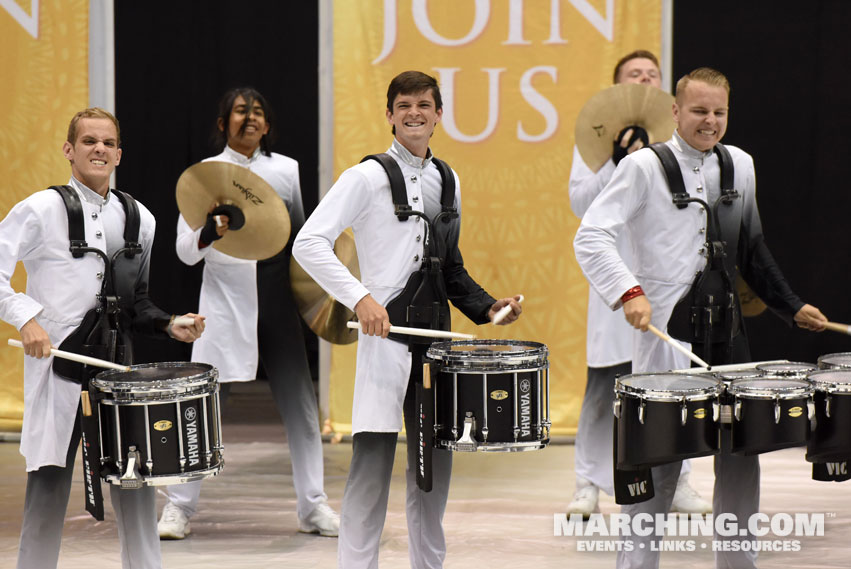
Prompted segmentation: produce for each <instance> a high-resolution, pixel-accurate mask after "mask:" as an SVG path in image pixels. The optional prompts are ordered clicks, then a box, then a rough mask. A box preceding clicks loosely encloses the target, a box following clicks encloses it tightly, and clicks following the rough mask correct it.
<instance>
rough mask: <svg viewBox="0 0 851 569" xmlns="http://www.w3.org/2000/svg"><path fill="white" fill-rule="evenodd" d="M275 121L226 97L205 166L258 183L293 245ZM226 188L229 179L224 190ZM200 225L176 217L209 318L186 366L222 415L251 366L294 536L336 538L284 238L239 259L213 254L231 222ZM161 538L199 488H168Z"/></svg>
mask: <svg viewBox="0 0 851 569" xmlns="http://www.w3.org/2000/svg"><path fill="white" fill-rule="evenodd" d="M274 129H275V118H274V116H273V114H272V109H271V107H270V105H269V103H268V102H267V100H266V98H265V97H263V95H262V94H261V93H260V92H259V91H257V90H256V89H253V88H251V87H240V88H236V89H231V90H229V91H228V92H226V93H225V94H224V96H223V97H222V99H221V101H220V103H219V116H218V118H217V121H216V132H217V133H218V135H217V143H218V146H219V148H220V149H221V150H222V152H221V154H218V155H217V156H213V157H212V158H208V159H206V160H205V162H226V163H228V164H237V165H238V166H241V167H243V168H247V169H248V170H250V171H252V172H254V173H255V174H257V175H259V176H260V177H261V178H262V179H263V180H265V181H266V182H267V183H268V184H269V185H270V186H271V187H272V189H274V191H275V192H276V193H277V195H278V196H279V197H280V199H281V200H282V201H283V202H284V204H285V205H286V207H287V211H288V212H289V216H290V224H291V228H292V232H291V235H293V236H294V235H295V234H296V233H297V232H298V230H299V229H300V228H301V226H302V224H303V223H304V209H303V207H302V200H301V186H300V184H299V175H298V162H296V161H295V160H293V159H292V158H290V157H288V156H284V155H283V154H278V153H276V152H272V151H271V148H270V147H271V144H272V142H273V141H274V135H275V130H274ZM222 182H223V183H225V184H229V183H231V179H230V178H226V179H223V180H222ZM215 217H216V216H214V215H212V214H208V215H207V222H206V224H205V225H203V226H201V227H198V228H197V229H195V230H193V229H192V228H190V227H189V224H187V222H186V220H185V219H184V217H183V215H181V216H180V218H179V220H178V222H177V241H176V244H175V246H176V248H177V256H178V257H180V260H181V261H183V262H184V263H186V264H187V265H195V264H197V263H199V262H201V261H204V279H203V282H202V284H201V296H200V299H199V310H201V311H202V312H204V313H205V314H208V315H209V318H208V320H207V326H208V327H209V329H208V333H207V334H206V335H205V336H204V338H202V339H201V341H199V342H198V343H196V344H195V345H194V346H193V347H192V360H193V361H198V362H207V363H211V364H213V365H214V366H216V368H217V369H218V371H219V382H221V393H220V395H221V398H222V405H224V404H225V400H226V399H227V395H228V393H229V391H230V386H231V385H232V383H233V382H236V381H253V380H254V378H255V377H257V370H258V366H259V364H262V365H263V369H264V371H265V372H266V376H267V377H268V378H269V388H270V389H271V391H272V396H273V397H274V399H275V405H276V407H277V408H278V413H280V415H281V419H282V420H283V422H284V425H285V426H286V429H287V444H288V445H289V449H290V456H291V457H292V468H293V486H295V492H296V498H297V504H296V514H297V517H298V529H299V531H301V532H305V533H318V534H320V535H323V536H327V537H335V536H336V535H337V532H338V531H339V527H340V518H339V516H338V514H337V512H335V511H334V510H333V509H331V507H330V506H329V505H328V502H327V500H328V497H327V496H326V495H325V490H324V468H323V464H322V439H321V436H320V433H319V411H318V408H317V403H316V394H315V392H314V389H313V381H312V379H311V376H310V367H309V364H308V361H307V352H306V350H305V344H304V337H303V335H302V328H301V318H300V317H299V314H298V311H297V308H296V304H295V301H294V299H293V296H292V291H291V289H290V257H291V247H292V245H291V244H292V238H290V241H289V243H288V244H287V246H286V247H285V248H284V249H283V250H282V251H281V252H280V253H279V254H277V255H275V256H274V257H272V258H271V259H266V260H264V261H253V260H249V259H239V258H236V257H233V256H231V255H228V254H226V253H223V252H221V251H218V250H217V249H215V248H214V247H212V246H211V245H212V244H213V243H214V242H216V241H217V240H219V239H221V238H222V237H223V236H224V235H225V234H226V233H227V231H228V228H229V225H228V223H229V221H230V220H229V219H228V217H227V215H222V216H221V217H220V219H219V222H218V223H217V221H216V219H215ZM167 490H168V502H167V503H166V505H165V507H164V508H163V513H162V517H161V519H160V522H159V533H160V537H161V538H163V539H183V538H185V537H186V536H187V535H189V532H190V519H191V518H192V516H193V515H194V514H195V512H196V509H197V506H198V500H199V498H200V495H201V481H200V480H198V481H195V482H189V483H187V484H178V485H173V486H169V487H168V489H167Z"/></svg>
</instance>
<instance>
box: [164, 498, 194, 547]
mask: <svg viewBox="0 0 851 569" xmlns="http://www.w3.org/2000/svg"><path fill="white" fill-rule="evenodd" d="M157 532H159V534H160V539H183V538H185V537H186V536H187V535H189V532H190V529H189V518H187V517H186V514H185V513H183V510H181V509H180V508H178V507H177V506H175V505H174V504H172V503H171V502H167V503H166V505H165V508H163V515H162V517H161V518H160V521H159V523H158V524H157Z"/></svg>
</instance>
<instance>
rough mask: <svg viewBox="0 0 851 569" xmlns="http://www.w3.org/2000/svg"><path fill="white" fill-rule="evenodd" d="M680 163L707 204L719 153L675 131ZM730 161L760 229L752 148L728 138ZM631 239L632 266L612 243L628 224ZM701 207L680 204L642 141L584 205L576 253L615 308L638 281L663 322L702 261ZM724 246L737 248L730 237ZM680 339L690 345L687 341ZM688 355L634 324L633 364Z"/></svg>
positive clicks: (748, 215)
mask: <svg viewBox="0 0 851 569" xmlns="http://www.w3.org/2000/svg"><path fill="white" fill-rule="evenodd" d="M666 144H667V145H668V147H669V148H670V149H671V150H672V151H673V152H674V155H675V156H676V158H677V162H678V163H679V165H680V171H681V172H682V176H683V181H684V183H685V187H686V191H687V192H688V194H689V196H691V197H697V198H700V199H702V200H704V201H706V202H708V203H709V204H710V206H711V205H712V204H714V203H715V201H716V200H717V199H718V197H719V195H720V185H721V181H720V177H721V173H720V172H721V170H720V166H719V162H718V157H717V156H716V155H715V154H714V153H713V152H712V151H709V152H701V151H699V150H697V149H695V148H692V147H691V146H689V145H688V144H687V143H686V142H685V141H684V140H683V139H682V138H680V136H679V134H678V133H676V132H675V133H674V136H673V138H672V139H671V140H669V141H668V142H666ZM727 149H728V150H729V151H730V154H731V156H732V158H733V164H734V169H735V180H734V187H735V188H736V190H738V192H739V195H740V196H741V197H740V198H739V199H741V200H742V225H743V226H746V227H750V228H754V229H755V230H756V231H759V232H761V222H760V219H759V212H758V210H757V204H756V179H755V175H754V167H753V160H752V158H751V157H750V155H749V154H747V153H745V152H744V151H742V150H740V149H739V148H736V147H735V146H727ZM625 228H628V230H629V232H630V240H631V242H632V243H633V254H634V260H633V267H634V270H630V268H629V267H628V266H627V264H626V263H625V262H624V260H623V259H622V258H621V256H620V254H619V252H618V249H617V237H618V235H619V234H620V233H621V232H622V231H623V230H624V229H625ZM705 241H706V214H705V212H704V211H703V207H702V206H701V205H700V204H696V203H690V204H689V205H688V207H687V208H685V209H682V210H681V209H678V208H677V207H676V206H675V205H674V204H673V202H672V198H671V192H670V190H669V188H668V182H667V178H666V177H665V173H664V171H663V169H662V165H661V163H660V161H659V159H658V158H657V157H656V154H655V153H654V152H653V151H652V150H650V149H649V148H643V149H641V150H639V151H637V152H634V153H632V154H630V155H629V156H627V157H626V158H624V159H623V160H621V162H620V164H619V165H618V168H617V169H616V170H615V173H614V175H613V176H612V179H611V181H610V182H609V184H608V185H607V186H606V187H605V189H604V190H603V191H602V193H601V194H600V195H599V197H597V199H596V200H594V202H593V203H592V204H591V206H590V207H589V208H588V211H587V212H586V213H585V216H584V217H583V219H582V223H581V225H580V227H579V231H577V233H576V238H575V240H574V244H573V245H574V250H575V252H576V259H577V261H578V262H579V265H580V266H581V267H582V271H583V272H584V273H585V276H586V277H587V278H588V280H589V282H590V283H591V286H592V287H593V288H594V289H595V290H596V291H597V293H598V294H599V295H600V297H601V298H602V299H603V301H604V302H605V303H606V305H608V306H609V308H610V309H612V310H617V309H618V308H620V307H621V301H620V298H621V296H622V295H623V294H624V293H625V292H626V291H627V290H629V289H630V288H632V287H634V286H636V285H641V288H642V289H643V290H644V293H645V294H646V295H647V299H648V301H649V302H650V305H651V307H652V309H653V314H652V323H653V325H654V326H656V327H657V328H659V329H660V330H663V331H664V330H666V329H667V325H668V319H669V318H670V315H671V312H672V311H673V309H674V305H675V304H676V303H677V301H679V299H680V298H682V297H683V296H684V295H685V294H686V293H687V292H688V291H689V289H690V288H691V285H692V283H693V281H694V278H695V276H696V274H697V272H698V271H701V270H703V269H704V267H705V266H706V256H705V255H706V248H705V246H704V243H705ZM729 247H732V250H730V251H728V253H729V254H732V255H735V254H736V253H735V244H730V245H729ZM683 346H685V347H690V345H689V344H688V343H683ZM689 365H690V362H689V360H688V358H686V356H684V355H683V354H681V353H679V352H678V351H676V350H674V349H673V348H672V347H671V346H669V345H667V344H666V343H664V342H663V341H662V340H660V339H658V338H657V337H656V336H655V335H653V334H650V333H641V332H636V335H635V343H634V348H633V364H632V369H633V372H644V371H663V370H670V369H682V368H687V367H689Z"/></svg>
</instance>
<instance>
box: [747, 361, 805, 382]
mask: <svg viewBox="0 0 851 569" xmlns="http://www.w3.org/2000/svg"><path fill="white" fill-rule="evenodd" d="M756 369H758V370H759V371H761V372H762V373H763V375H769V376H774V377H791V378H797V379H803V378H805V377H807V374H808V373H810V372H811V371H815V370H816V369H817V368H816V366H814V365H813V364H808V363H804V362H785V363H768V364H757V366H756Z"/></svg>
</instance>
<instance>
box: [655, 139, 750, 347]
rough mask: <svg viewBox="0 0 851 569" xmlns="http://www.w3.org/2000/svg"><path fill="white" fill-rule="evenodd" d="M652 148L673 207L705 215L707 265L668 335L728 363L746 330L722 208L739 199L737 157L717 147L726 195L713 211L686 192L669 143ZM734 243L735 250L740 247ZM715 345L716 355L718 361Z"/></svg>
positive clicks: (676, 309) (683, 301)
mask: <svg viewBox="0 0 851 569" xmlns="http://www.w3.org/2000/svg"><path fill="white" fill-rule="evenodd" d="M649 148H650V149H651V150H652V151H653V152H655V153H656V156H657V157H658V158H659V161H660V162H661V163H662V169H663V170H664V171H665V177H666V178H667V181H668V188H669V189H670V191H671V195H672V198H673V203H674V205H676V206H677V208H678V209H685V208H686V207H688V204H689V203H699V204H701V205H702V206H703V208H704V210H705V211H706V243H705V247H706V250H707V262H706V267H705V268H704V269H703V270H702V271H700V272H699V273H698V274H697V276H696V277H695V280H694V283H693V284H692V287H691V290H689V292H688V294H686V296H685V297H683V298H682V299H680V300H679V302H677V304H676V305H675V306H674V310H673V312H672V313H671V317H670V320H669V321H668V333H669V334H670V335H671V336H673V337H674V338H677V339H679V340H682V341H684V342H690V343H692V344H696V345H697V347H702V351H703V355H702V356H701V357H703V359H705V360H706V361H708V362H709V363H712V364H720V363H729V362H728V361H727V360H729V359H730V355H731V350H732V342H733V339H734V338H735V337H736V336H737V335H738V334H739V332H740V330H741V310H740V308H739V300H738V297H737V296H736V293H735V276H736V274H737V272H738V270H737V268H736V258H735V253H734V254H733V255H730V254H728V252H727V245H728V243H727V242H726V241H724V240H723V235H722V231H721V222H720V219H719V210H720V208H721V205H722V204H723V205H725V206H731V205H732V204H733V202H734V200H735V199H738V198H739V197H740V196H739V192H738V191H736V190H735V189H734V188H733V185H734V168H733V159H732V157H731V156H730V152H729V151H728V150H727V149H726V148H725V147H724V146H723V145H721V144H720V143H719V144H716V145H715V148H714V151H715V153H716V154H717V155H718V161H719V165H720V168H721V195H720V197H719V198H718V199H717V200H716V202H715V203H714V204H713V206H712V207H710V206H709V204H707V203H706V202H705V201H703V200H701V199H700V198H695V197H690V196H689V194H688V192H686V189H685V183H684V182H683V176H682V172H681V170H680V166H679V163H678V162H677V159H676V157H675V156H674V153H673V152H672V151H671V149H670V148H668V146H667V145H665V144H664V143H661V142H657V143H655V144H651V145H650V147H649ZM739 223H741V222H739ZM728 237H729V236H728ZM736 237H737V236H736ZM737 240H738V237H737ZM732 245H733V246H734V247H735V246H736V243H733V244H732ZM713 344H715V346H716V347H715V356H716V357H713Z"/></svg>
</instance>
